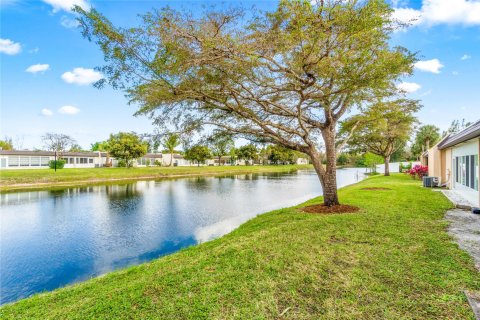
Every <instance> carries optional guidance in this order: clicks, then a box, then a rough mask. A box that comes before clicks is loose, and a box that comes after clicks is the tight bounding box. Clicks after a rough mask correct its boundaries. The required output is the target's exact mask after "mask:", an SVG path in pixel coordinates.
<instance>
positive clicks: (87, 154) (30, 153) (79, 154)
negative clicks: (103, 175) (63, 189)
mask: <svg viewBox="0 0 480 320" xmlns="http://www.w3.org/2000/svg"><path fill="white" fill-rule="evenodd" d="M98 153H99V152H98V151H89V152H61V154H62V156H64V157H98ZM0 155H5V156H9V155H11V156H50V157H53V156H54V155H55V152H53V151H42V150H39V151H32V150H0ZM100 155H101V156H102V157H106V155H107V153H106V152H100Z"/></svg>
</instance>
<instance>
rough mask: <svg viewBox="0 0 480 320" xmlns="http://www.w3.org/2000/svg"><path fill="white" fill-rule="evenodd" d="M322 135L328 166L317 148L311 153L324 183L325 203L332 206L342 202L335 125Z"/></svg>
mask: <svg viewBox="0 0 480 320" xmlns="http://www.w3.org/2000/svg"><path fill="white" fill-rule="evenodd" d="M322 136H323V139H324V141H325V151H326V160H327V163H326V166H325V167H324V166H323V164H322V161H321V158H320V155H319V153H318V152H317V151H316V150H312V152H311V154H309V155H310V157H311V158H312V163H313V167H314V168H315V171H316V172H317V175H318V178H319V179H320V183H321V185H322V189H323V205H324V206H328V207H331V206H335V205H339V204H340V202H339V201H338V193H337V172H336V169H337V168H336V158H337V157H336V150H335V125H332V126H331V127H330V128H327V129H325V130H323V131H322Z"/></svg>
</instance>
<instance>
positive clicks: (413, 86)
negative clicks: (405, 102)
mask: <svg viewBox="0 0 480 320" xmlns="http://www.w3.org/2000/svg"><path fill="white" fill-rule="evenodd" d="M421 87H422V86H421V85H419V84H418V83H415V82H401V83H399V84H397V88H398V89H399V90H401V91H403V92H405V93H412V92H415V91H417V90H419V89H420V88H421Z"/></svg>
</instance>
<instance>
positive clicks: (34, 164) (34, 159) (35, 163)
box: [30, 157, 41, 167]
mask: <svg viewBox="0 0 480 320" xmlns="http://www.w3.org/2000/svg"><path fill="white" fill-rule="evenodd" d="M40 159H41V158H40V157H30V165H31V166H32V167H38V166H40Z"/></svg>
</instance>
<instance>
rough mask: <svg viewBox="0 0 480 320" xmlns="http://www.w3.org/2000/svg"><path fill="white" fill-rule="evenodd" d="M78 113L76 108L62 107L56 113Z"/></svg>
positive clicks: (78, 110)
mask: <svg viewBox="0 0 480 320" xmlns="http://www.w3.org/2000/svg"><path fill="white" fill-rule="evenodd" d="M79 112H80V109H78V108H77V107H74V106H63V107H61V108H60V109H58V113H62V114H71V115H73V114H77V113H79Z"/></svg>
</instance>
